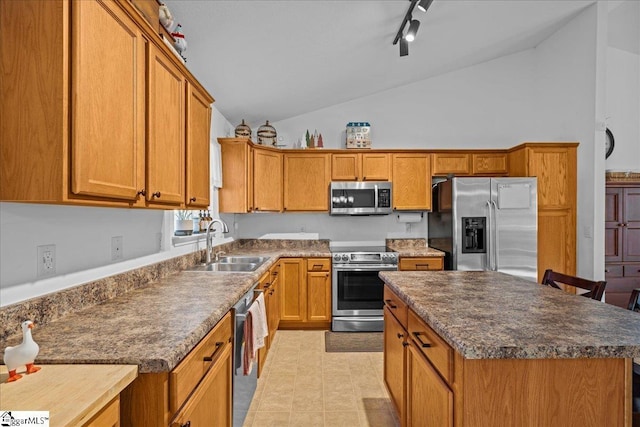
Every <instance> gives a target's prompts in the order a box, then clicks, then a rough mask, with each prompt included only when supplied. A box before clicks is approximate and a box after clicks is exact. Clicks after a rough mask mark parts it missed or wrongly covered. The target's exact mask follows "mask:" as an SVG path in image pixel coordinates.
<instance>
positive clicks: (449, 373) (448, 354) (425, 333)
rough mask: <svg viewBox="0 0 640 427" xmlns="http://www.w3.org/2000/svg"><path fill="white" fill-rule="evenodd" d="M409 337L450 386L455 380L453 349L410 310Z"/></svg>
mask: <svg viewBox="0 0 640 427" xmlns="http://www.w3.org/2000/svg"><path fill="white" fill-rule="evenodd" d="M408 317H409V328H408V332H409V336H410V337H411V339H412V340H413V341H414V342H415V343H416V344H417V347H418V348H419V349H420V351H421V352H422V354H424V355H425V356H426V358H427V359H429V361H430V362H431V364H432V365H433V366H434V367H435V368H436V369H437V371H438V372H439V373H440V375H442V378H444V380H445V381H446V382H448V383H449V384H450V383H451V381H452V380H453V349H452V348H451V347H450V346H449V344H447V343H446V342H445V341H444V340H443V339H442V338H440V336H439V335H438V334H437V333H436V332H435V331H434V330H433V329H431V328H430V327H429V326H428V325H427V324H426V323H424V322H423V321H422V319H420V318H419V317H418V316H417V315H416V314H415V313H414V312H413V311H411V310H409V316H408Z"/></svg>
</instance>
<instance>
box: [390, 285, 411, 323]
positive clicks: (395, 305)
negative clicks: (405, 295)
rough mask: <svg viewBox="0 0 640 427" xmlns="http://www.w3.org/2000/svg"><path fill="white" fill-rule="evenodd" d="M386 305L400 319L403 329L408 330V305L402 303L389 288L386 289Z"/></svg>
mask: <svg viewBox="0 0 640 427" xmlns="http://www.w3.org/2000/svg"><path fill="white" fill-rule="evenodd" d="M384 305H385V306H386V307H387V308H388V309H389V311H390V312H391V313H393V315H394V316H395V318H396V319H398V322H400V324H401V325H402V327H403V328H405V329H406V328H407V312H408V311H409V309H408V308H407V304H405V302H404V301H402V300H401V299H400V298H399V297H398V296H397V295H396V294H395V293H394V292H393V291H392V290H391V289H389V287H388V286H385V287H384Z"/></svg>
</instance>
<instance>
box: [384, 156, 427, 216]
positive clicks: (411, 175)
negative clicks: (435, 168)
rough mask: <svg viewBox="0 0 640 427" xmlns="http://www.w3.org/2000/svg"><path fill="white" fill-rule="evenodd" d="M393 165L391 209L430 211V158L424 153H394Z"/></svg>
mask: <svg viewBox="0 0 640 427" xmlns="http://www.w3.org/2000/svg"><path fill="white" fill-rule="evenodd" d="M392 156H393V157H392V163H393V167H392V169H393V179H392V181H393V209H394V210H430V209H431V158H430V155H429V154H424V153H406V154H404V153H395V154H393V155H392Z"/></svg>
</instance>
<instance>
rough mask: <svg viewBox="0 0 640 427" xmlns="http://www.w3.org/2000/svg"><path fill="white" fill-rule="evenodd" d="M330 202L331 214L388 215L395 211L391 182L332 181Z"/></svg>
mask: <svg viewBox="0 0 640 427" xmlns="http://www.w3.org/2000/svg"><path fill="white" fill-rule="evenodd" d="M329 202H330V205H331V212H330V213H331V215H388V214H390V213H391V212H392V211H393V209H392V208H391V183H390V182H386V181H377V182H374V181H367V182H349V181H346V182H342V181H341V182H332V183H331V186H330V189H329Z"/></svg>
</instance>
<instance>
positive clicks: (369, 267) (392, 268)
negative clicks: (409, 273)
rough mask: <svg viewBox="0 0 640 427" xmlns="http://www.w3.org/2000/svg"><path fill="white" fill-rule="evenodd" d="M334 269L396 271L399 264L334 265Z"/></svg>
mask: <svg viewBox="0 0 640 427" xmlns="http://www.w3.org/2000/svg"><path fill="white" fill-rule="evenodd" d="M333 269H334V270H336V271H376V270H377V271H396V270H397V269H398V266H397V265H394V266H389V265H366V266H365V265H360V266H358V267H347V266H344V267H343V266H336V265H334V266H333Z"/></svg>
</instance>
